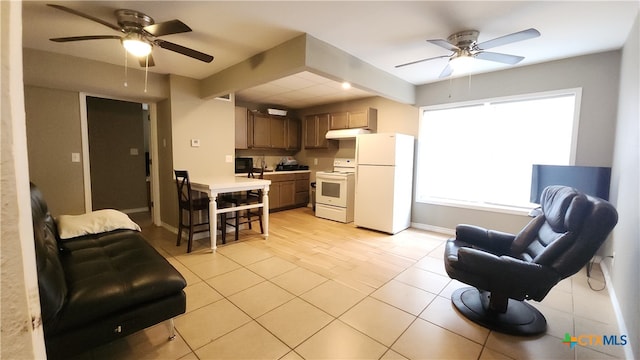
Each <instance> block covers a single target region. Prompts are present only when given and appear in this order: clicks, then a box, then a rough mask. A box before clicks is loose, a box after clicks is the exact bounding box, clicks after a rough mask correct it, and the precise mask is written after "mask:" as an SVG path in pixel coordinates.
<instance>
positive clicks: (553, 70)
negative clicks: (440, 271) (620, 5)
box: [412, 51, 620, 232]
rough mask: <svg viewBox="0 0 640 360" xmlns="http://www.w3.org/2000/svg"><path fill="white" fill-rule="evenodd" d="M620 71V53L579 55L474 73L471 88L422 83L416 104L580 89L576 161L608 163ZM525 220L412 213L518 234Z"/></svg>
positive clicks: (425, 207) (440, 211)
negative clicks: (580, 100)
mask: <svg viewBox="0 0 640 360" xmlns="http://www.w3.org/2000/svg"><path fill="white" fill-rule="evenodd" d="M619 69H620V52H619V51H610V52H605V53H599V54H594V55H586V56H580V57H575V58H570V59H564V60H558V61H553V62H548V63H543V64H537V65H530V66H523V67H518V68H513V69H509V70H504V71H497V72H492V73H487V74H481V75H474V76H472V77H471V83H470V84H471V86H470V87H469V79H468V77H462V78H457V79H452V80H446V81H441V82H437V83H433V84H427V85H423V86H420V87H418V91H417V103H418V105H419V106H428V105H436V104H446V103H455V102H462V101H468V100H473V99H487V98H494V97H500V96H509V95H517V94H527V93H535V92H543V91H550V90H559V89H567V88H576V87H581V88H582V106H581V108H580V120H579V121H580V124H579V132H578V147H577V154H576V164H577V165H588V166H611V164H612V159H613V148H614V133H615V124H616V106H617V98H618V82H619ZM461 130H462V129H461ZM540 142H541V146H543V144H544V139H540ZM452 146H453V144H452ZM443 151H446V150H445V149H443ZM442 176H446V174H442ZM475 176H482V174H476V175H475ZM528 221H529V218H528V217H527V216H514V215H508V214H503V213H492V212H486V211H479V210H470V209H460V208H455V207H447V206H440V205H433V204H423V203H415V202H414V205H413V212H412V222H414V223H418V224H427V225H429V226H434V227H438V228H445V229H453V228H455V226H456V225H457V224H459V223H471V224H477V225H481V226H485V227H489V228H493V229H497V230H501V231H507V232H517V231H519V230H520V229H521V228H522V227H523V226H524V224H526V222H528Z"/></svg>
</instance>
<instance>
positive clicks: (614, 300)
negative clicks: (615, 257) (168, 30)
mask: <svg viewBox="0 0 640 360" xmlns="http://www.w3.org/2000/svg"><path fill="white" fill-rule="evenodd" d="M600 268H601V269H602V274H603V275H604V280H605V281H606V282H607V291H608V292H609V300H610V301H611V306H612V307H613V313H614V314H616V320H617V322H618V331H620V334H628V332H627V325H626V324H625V322H624V316H622V310H621V309H620V303H619V302H618V297H617V296H616V290H615V288H614V287H613V282H612V281H611V273H610V272H609V264H608V263H607V261H600ZM624 357H625V359H631V360H633V359H635V357H634V355H633V348H632V347H631V346H625V347H624Z"/></svg>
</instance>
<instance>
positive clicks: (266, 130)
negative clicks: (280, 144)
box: [250, 114, 271, 148]
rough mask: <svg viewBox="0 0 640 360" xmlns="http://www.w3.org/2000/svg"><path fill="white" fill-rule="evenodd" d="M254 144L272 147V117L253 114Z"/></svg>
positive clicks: (252, 135) (252, 134) (255, 146)
mask: <svg viewBox="0 0 640 360" xmlns="http://www.w3.org/2000/svg"><path fill="white" fill-rule="evenodd" d="M251 123H252V125H253V126H252V127H251V130H252V133H251V134H250V135H251V137H252V138H253V141H252V142H251V143H252V146H253V147H254V148H270V147H271V118H270V117H269V116H268V115H262V114H252V115H251Z"/></svg>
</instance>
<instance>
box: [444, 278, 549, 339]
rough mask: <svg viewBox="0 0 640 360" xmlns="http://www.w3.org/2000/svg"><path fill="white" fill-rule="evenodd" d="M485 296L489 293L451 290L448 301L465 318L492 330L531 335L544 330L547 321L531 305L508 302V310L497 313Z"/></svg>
mask: <svg viewBox="0 0 640 360" xmlns="http://www.w3.org/2000/svg"><path fill="white" fill-rule="evenodd" d="M488 296H489V293H484V292H483V293H480V291H478V289H476V288H472V287H470V288H462V289H458V290H456V291H454V293H453V295H451V301H452V302H453V305H454V306H455V307H456V309H458V311H460V313H462V315H464V316H465V317H466V318H468V319H469V320H471V321H473V322H475V323H477V324H480V325H482V326H484V327H486V328H489V329H492V330H495V331H499V332H502V333H505V334H511V335H520V336H531V335H537V334H541V333H544V332H545V331H546V330H547V320H546V319H545V318H544V316H543V315H542V313H541V312H540V311H538V310H537V309H536V308H534V307H533V306H531V305H529V304H527V303H525V302H523V301H517V300H513V299H509V304H508V306H507V311H506V312H504V313H499V312H496V311H493V310H491V309H488V308H487V307H486V304H488V303H489V300H488V298H487V297H488ZM483 297H484V298H483Z"/></svg>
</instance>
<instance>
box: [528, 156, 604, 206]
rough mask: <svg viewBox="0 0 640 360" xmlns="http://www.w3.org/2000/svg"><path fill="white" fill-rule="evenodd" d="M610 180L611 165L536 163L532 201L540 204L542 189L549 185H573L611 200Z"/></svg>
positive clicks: (533, 175)
mask: <svg viewBox="0 0 640 360" xmlns="http://www.w3.org/2000/svg"><path fill="white" fill-rule="evenodd" d="M610 182H611V168H610V167H597V166H570V165H538V164H534V165H533V171H532V172H531V198H530V201H531V202H532V203H535V204H540V195H542V190H544V188H546V187H547V186H549V185H565V186H571V187H574V188H576V189H578V190H580V191H582V192H584V193H585V194H588V195H591V196H596V197H599V198H601V199H604V200H609V184H610Z"/></svg>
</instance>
